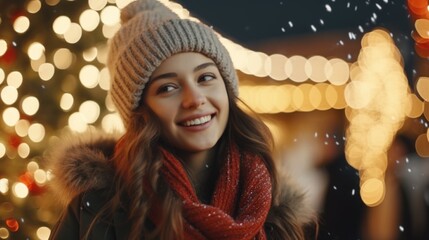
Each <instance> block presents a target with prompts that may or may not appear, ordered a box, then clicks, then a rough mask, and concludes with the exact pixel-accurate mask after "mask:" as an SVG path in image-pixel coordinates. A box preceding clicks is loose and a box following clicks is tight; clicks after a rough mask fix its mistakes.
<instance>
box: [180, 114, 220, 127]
mask: <svg viewBox="0 0 429 240" xmlns="http://www.w3.org/2000/svg"><path fill="white" fill-rule="evenodd" d="M211 119H212V115H206V116H202V117H199V118H195V119H192V120H188V121H185V122H182V123H180V125H183V126H185V127H192V126H198V125H203V124H205V123H207V122H209V121H210V120H211Z"/></svg>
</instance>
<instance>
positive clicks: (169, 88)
mask: <svg viewBox="0 0 429 240" xmlns="http://www.w3.org/2000/svg"><path fill="white" fill-rule="evenodd" d="M174 89H175V87H174V86H173V85H164V86H161V87H159V88H158V90H157V91H156V93H158V94H159V93H166V92H171V91H173V90H174Z"/></svg>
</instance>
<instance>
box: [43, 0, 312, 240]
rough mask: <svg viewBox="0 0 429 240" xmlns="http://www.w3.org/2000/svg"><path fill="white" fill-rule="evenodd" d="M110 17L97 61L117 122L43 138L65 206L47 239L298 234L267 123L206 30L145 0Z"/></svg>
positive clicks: (293, 195)
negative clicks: (50, 147) (106, 130)
mask: <svg viewBox="0 0 429 240" xmlns="http://www.w3.org/2000/svg"><path fill="white" fill-rule="evenodd" d="M121 19H122V27H121V29H120V30H119V31H118V32H117V34H116V35H115V37H114V38H113V39H112V40H111V43H110V50H109V59H108V68H109V71H110V75H111V78H112V86H111V89H110V96H111V97H112V100H113V102H114V103H115V106H116V108H117V110H118V113H119V114H120V116H121V118H122V120H123V122H124V125H125V128H126V130H125V133H124V134H123V135H122V136H121V137H119V138H118V139H117V138H115V137H111V136H106V135H103V134H101V133H92V134H88V135H85V136H74V137H72V139H71V142H64V141H62V144H61V145H58V146H56V147H55V151H53V152H52V155H51V159H52V160H53V165H52V169H53V172H54V174H55V176H56V182H57V185H58V194H59V195H60V196H62V197H64V198H65V199H64V202H65V203H66V204H67V208H66V209H65V211H64V214H63V215H62V216H61V218H60V220H59V221H58V224H57V226H56V228H55V229H54V230H53V233H52V235H51V239H100V238H102V239H231V240H232V239H304V238H305V227H306V226H309V225H310V222H311V221H310V220H311V219H312V215H311V214H310V213H309V212H307V211H308V210H307V209H308V208H307V207H306V206H305V205H304V203H303V197H304V196H303V194H302V193H300V192H299V191H296V190H295V189H294V187H293V186H292V185H291V184H289V183H288V182H284V179H283V181H282V182H280V178H279V174H278V172H277V169H276V165H275V162H274V160H273V157H272V137H271V135H270V132H269V130H268V128H267V127H266V126H265V125H264V124H263V123H262V122H261V121H260V120H259V119H257V118H256V117H254V116H251V115H249V114H248V113H247V112H245V111H243V110H242V109H241V108H240V107H239V106H238V101H239V99H238V90H237V82H238V80H237V76H236V73H235V69H234V67H233V64H232V61H231V58H230V56H229V54H228V52H227V51H226V49H225V48H224V46H223V45H222V44H221V43H220V41H219V39H218V38H217V35H216V33H215V32H214V31H213V30H212V29H211V28H209V27H207V26H206V25H204V24H201V23H197V22H193V21H190V20H183V19H179V18H178V17H177V16H176V15H175V14H174V13H173V12H172V11H170V10H169V9H168V8H166V7H165V6H164V5H163V4H161V3H159V2H158V1H155V0H151V1H136V2H133V3H131V4H130V5H128V6H127V7H125V8H124V9H123V10H122V13H121Z"/></svg>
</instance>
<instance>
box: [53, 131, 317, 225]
mask: <svg viewBox="0 0 429 240" xmlns="http://www.w3.org/2000/svg"><path fill="white" fill-rule="evenodd" d="M117 139H118V137H117V136H114V135H107V134H104V133H98V132H90V133H86V134H79V135H68V136H66V137H63V138H61V139H60V140H58V141H57V142H56V144H55V145H54V146H53V147H52V148H51V151H50V152H49V154H48V158H47V160H48V163H49V165H50V169H51V170H52V173H53V175H54V179H53V180H52V181H51V186H52V188H53V191H54V193H55V195H57V196H58V197H59V199H60V201H61V202H62V203H63V204H68V203H69V202H70V201H71V200H72V199H73V198H74V197H75V196H77V195H79V194H80V193H82V192H85V191H87V190H90V189H101V188H104V187H106V186H109V185H110V184H112V180H113V178H114V170H113V167H112V162H111V161H110V159H111V157H112V154H113V150H114V146H115V144H116V140H117ZM281 179H282V181H281V184H280V185H281V192H280V198H279V202H278V203H277V204H276V206H274V207H273V208H272V209H271V210H270V214H269V217H270V216H271V217H274V218H293V221H294V222H295V223H301V224H305V223H309V222H311V221H312V220H313V218H314V214H313V212H312V211H311V208H309V207H308V206H307V204H306V200H305V194H304V193H303V192H302V191H300V190H299V189H298V188H297V185H296V184H293V181H292V180H291V179H288V178H285V177H282V178H281Z"/></svg>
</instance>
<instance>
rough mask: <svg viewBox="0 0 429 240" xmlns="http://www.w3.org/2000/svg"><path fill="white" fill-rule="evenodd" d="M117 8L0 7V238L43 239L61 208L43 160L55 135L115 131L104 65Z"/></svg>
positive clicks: (101, 4)
mask: <svg viewBox="0 0 429 240" xmlns="http://www.w3.org/2000/svg"><path fill="white" fill-rule="evenodd" d="M120 4H121V3H120V2H119V1H117V2H116V3H115V2H112V1H109V2H107V1H59V0H46V1H39V0H31V1H23V0H18V1H1V2H0V93H1V100H0V102H1V103H0V112H1V114H2V115H1V120H0V166H1V167H0V239H47V238H48V236H49V232H50V228H51V227H52V225H53V224H54V222H55V220H56V219H57V218H58V214H59V213H58V211H59V210H58V209H59V207H58V206H57V205H56V201H55V199H54V198H52V197H50V196H49V194H50V193H49V191H47V186H46V185H47V183H48V182H49V181H50V179H51V178H52V176H51V174H50V172H49V169H48V167H47V166H46V163H45V161H44V160H43V159H44V154H46V153H45V151H46V149H47V147H48V146H49V145H50V143H51V142H52V141H55V139H56V138H57V137H56V136H58V135H60V134H61V133H62V132H63V131H77V132H81V131H85V130H87V128H88V127H92V126H96V127H99V126H101V125H103V124H104V126H106V125H109V126H112V125H111V124H112V121H113V125H115V124H119V125H118V126H119V127H121V125H120V124H121V123H120V121H119V118H118V116H117V115H116V114H115V113H113V110H112V109H111V108H110V107H109V106H111V103H110V102H109V100H108V99H106V95H107V94H106V91H107V90H108V88H109V76H108V73H107V69H106V68H105V65H104V64H105V60H106V44H107V39H108V38H109V37H110V36H111V35H112V34H113V33H114V32H115V29H117V27H118V25H119V5H120ZM122 4H124V3H122ZM105 130H107V131H109V129H105Z"/></svg>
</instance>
